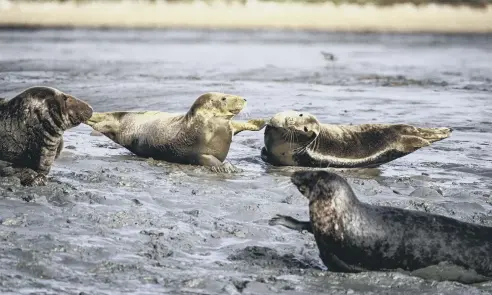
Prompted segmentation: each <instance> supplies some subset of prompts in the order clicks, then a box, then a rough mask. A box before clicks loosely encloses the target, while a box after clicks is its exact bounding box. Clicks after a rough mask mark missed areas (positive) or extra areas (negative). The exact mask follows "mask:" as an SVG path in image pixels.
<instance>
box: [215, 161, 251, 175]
mask: <svg viewBox="0 0 492 295" xmlns="http://www.w3.org/2000/svg"><path fill="white" fill-rule="evenodd" d="M210 170H212V171H213V172H216V173H240V172H242V171H243V170H242V169H240V168H237V167H236V166H234V165H232V164H231V163H229V162H224V163H223V164H221V165H219V166H213V167H211V168H210Z"/></svg>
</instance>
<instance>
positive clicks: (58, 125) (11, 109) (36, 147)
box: [0, 86, 92, 186]
mask: <svg viewBox="0 0 492 295" xmlns="http://www.w3.org/2000/svg"><path fill="white" fill-rule="evenodd" d="M91 116H92V108H91V106H90V105H89V104H87V103H86V102H84V101H82V100H80V99H77V98H75V97H74V96H72V95H69V94H66V93H63V92H61V91H60V90H58V89H55V88H51V87H44V86H35V87H31V88H28V89H26V90H24V91H23V92H22V93H20V94H18V95H17V96H16V97H14V98H12V99H10V100H0V138H2V139H1V140H0V160H1V161H4V162H6V163H8V164H9V165H7V166H8V167H4V169H2V171H1V172H0V174H1V175H2V176H10V175H15V176H17V177H19V178H20V180H21V184H23V185H29V186H31V185H45V184H46V176H47V175H48V174H49V172H50V169H51V166H52V164H53V162H54V161H55V160H56V159H57V158H58V157H59V155H60V153H61V151H62V149H63V133H64V131H66V130H68V129H70V128H73V127H75V126H77V125H79V124H81V123H82V122H84V121H86V120H87V119H88V118H90V117H91Z"/></svg>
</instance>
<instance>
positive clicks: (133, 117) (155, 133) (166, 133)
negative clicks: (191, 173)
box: [86, 92, 265, 172]
mask: <svg viewBox="0 0 492 295" xmlns="http://www.w3.org/2000/svg"><path fill="white" fill-rule="evenodd" d="M245 105H246V100H245V99H244V98H242V97H240V96H236V95H230V94H224V93H217V92H210V93H206V94H203V95H201V96H200V97H198V98H197V99H196V100H195V102H194V103H193V105H192V106H191V108H190V109H189V110H188V112H187V113H186V114H172V113H165V112H158V111H134V112H107V113H94V114H93V116H92V117H91V118H90V119H89V120H88V121H87V122H86V124H87V125H89V126H91V127H92V128H93V129H94V130H96V131H99V132H101V133H102V134H104V135H105V136H107V137H108V138H110V139H111V140H112V141H114V142H115V143H117V144H119V145H121V146H123V147H125V148H126V149H128V150H129V151H131V152H132V153H134V154H136V155H137V156H140V157H145V158H149V157H151V158H153V159H155V160H164V161H168V162H173V163H180V164H191V165H201V166H208V167H211V169H212V170H213V171H216V172H236V171H239V170H238V169H236V168H235V167H234V166H233V165H231V164H230V163H228V162H225V163H223V162H224V160H225V159H226V156H227V154H228V152H229V147H230V145H231V142H232V137H233V135H235V134H237V133H239V132H241V131H244V130H251V131H259V130H261V129H262V128H263V127H264V124H265V121H264V120H250V121H248V122H246V123H244V122H234V121H232V120H231V119H232V118H233V117H234V116H235V115H237V114H238V113H239V112H240V111H241V110H242V109H243V108H244V106H245Z"/></svg>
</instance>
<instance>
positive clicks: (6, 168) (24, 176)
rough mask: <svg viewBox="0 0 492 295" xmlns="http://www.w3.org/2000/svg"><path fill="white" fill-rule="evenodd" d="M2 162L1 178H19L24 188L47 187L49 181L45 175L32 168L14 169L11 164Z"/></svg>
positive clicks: (0, 168)
mask: <svg viewBox="0 0 492 295" xmlns="http://www.w3.org/2000/svg"><path fill="white" fill-rule="evenodd" d="M0 162H1V163H2V167H0V177H10V176H14V177H17V178H18V179H19V180H20V183H21V185H23V186H44V185H46V182H47V179H46V176H45V175H44V174H41V173H38V172H36V171H34V170H32V169H31V168H24V167H12V164H11V163H8V162H5V161H0Z"/></svg>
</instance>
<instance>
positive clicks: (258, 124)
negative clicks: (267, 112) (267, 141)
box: [231, 119, 266, 135]
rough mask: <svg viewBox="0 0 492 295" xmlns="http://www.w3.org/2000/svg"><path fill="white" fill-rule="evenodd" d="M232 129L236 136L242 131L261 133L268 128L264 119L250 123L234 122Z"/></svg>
mask: <svg viewBox="0 0 492 295" xmlns="http://www.w3.org/2000/svg"><path fill="white" fill-rule="evenodd" d="M231 123H232V128H233V129H234V135H236V134H238V133H240V132H242V131H246V130H248V131H260V130H261V129H263V128H264V127H265V126H266V120H264V119H252V120H249V121H248V122H237V121H232V122H231Z"/></svg>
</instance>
